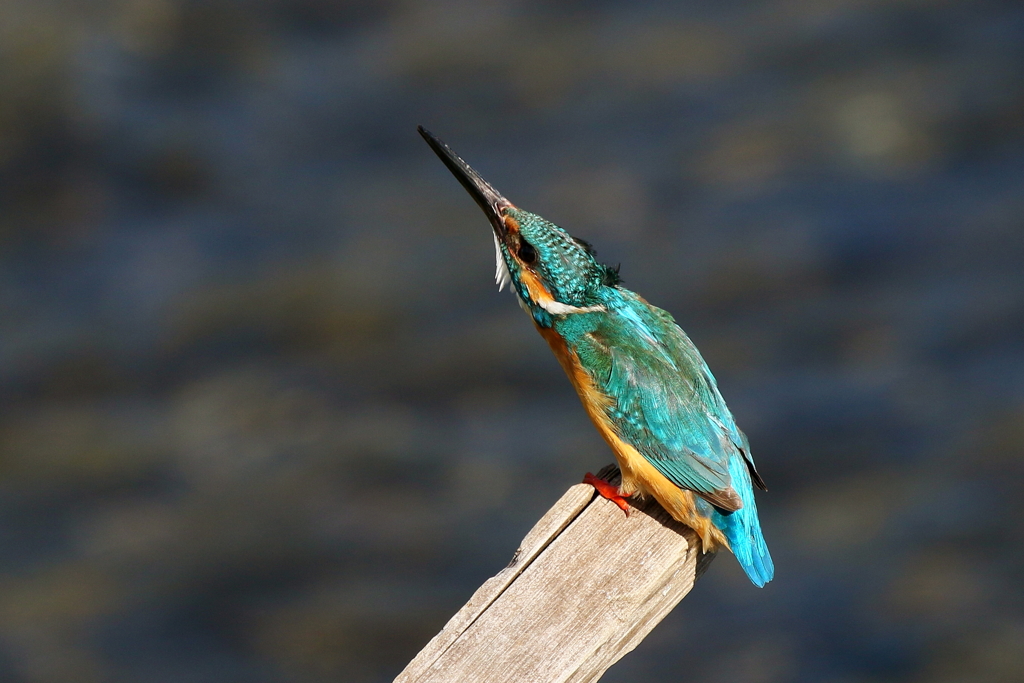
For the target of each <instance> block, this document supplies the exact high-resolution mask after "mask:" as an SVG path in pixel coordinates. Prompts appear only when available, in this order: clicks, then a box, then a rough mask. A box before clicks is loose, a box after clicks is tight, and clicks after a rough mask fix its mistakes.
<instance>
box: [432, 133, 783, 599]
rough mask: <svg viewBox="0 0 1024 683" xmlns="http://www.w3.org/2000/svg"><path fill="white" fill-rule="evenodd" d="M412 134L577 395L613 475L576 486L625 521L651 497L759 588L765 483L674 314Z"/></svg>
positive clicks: (445, 151)
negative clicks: (483, 226) (486, 243)
mask: <svg viewBox="0 0 1024 683" xmlns="http://www.w3.org/2000/svg"><path fill="white" fill-rule="evenodd" d="M418 131H419V133H420V135H422V136H423V138H424V139H425V140H426V141H427V144H428V145H430V147H431V149H433V151H434V152H435V153H436V154H437V156H438V157H440V159H441V161H442V162H444V164H445V166H447V167H448V170H449V171H451V172H452V174H454V175H455V177H456V178H457V179H458V181H459V182H460V183H461V184H462V186H463V187H464V188H465V189H466V190H467V191H468V192H469V194H470V196H472V197H473V199H474V200H475V201H476V203H477V204H478V205H479V206H480V208H481V209H483V212H484V214H486V216H487V218H488V220H489V221H490V224H491V228H492V233H493V237H494V248H495V259H496V271H495V280H496V282H497V284H498V288H499V291H500V290H501V289H503V288H504V287H505V286H506V285H510V286H511V289H512V291H513V292H515V294H516V298H517V299H518V302H519V305H520V306H521V307H522V309H523V310H524V311H526V313H527V314H529V316H530V317H531V319H532V320H533V324H534V326H535V327H536V329H537V331H538V332H540V335H541V337H543V338H544V340H545V341H547V343H548V345H549V346H550V347H551V350H552V351H553V352H554V354H555V357H556V358H557V359H558V362H559V363H560V364H561V366H562V369H563V370H565V373H566V375H568V377H569V381H570V382H571V383H572V385H573V387H574V388H575V389H576V392H577V394H579V397H580V400H581V402H582V403H583V407H584V409H585V410H586V412H587V415H588V416H589V417H590V419H591V421H592V422H593V423H594V426H595V427H596V428H597V431H598V432H599V433H600V435H601V436H602V437H603V438H604V440H605V441H606V442H607V443H608V445H609V446H610V447H611V450H612V452H613V453H614V455H615V460H616V462H617V464H618V466H619V470H620V472H621V483H620V485H619V486H617V487H616V486H615V485H614V484H612V483H610V482H608V481H606V480H603V479H599V478H598V477H596V476H594V475H593V474H591V473H589V472H588V473H587V475H586V477H585V478H584V482H585V483H588V484H591V485H593V486H594V488H595V489H597V492H598V493H599V494H600V495H601V496H603V497H605V498H607V499H609V500H611V501H612V502H614V503H615V504H616V505H618V506H619V507H620V508H621V509H622V510H623V511H624V512H625V513H626V514H627V515H628V514H629V509H630V508H629V505H628V502H627V500H626V499H627V498H630V497H631V496H634V495H636V496H640V497H644V496H651V497H653V498H654V499H655V500H657V501H658V503H660V504H661V506H662V507H663V508H664V509H665V510H666V511H667V512H668V513H669V514H670V515H671V516H672V517H673V518H674V519H676V520H677V521H679V522H681V523H683V524H685V525H686V526H688V527H690V528H691V529H693V530H694V531H695V532H696V534H697V536H698V537H699V539H700V543H701V550H702V552H705V553H708V552H715V551H717V550H718V549H720V548H727V549H729V550H731V551H732V553H733V555H734V556H735V557H736V559H737V561H738V562H739V564H740V566H741V567H742V568H743V570H744V572H745V573H746V575H747V577H748V578H749V579H750V581H751V582H752V583H754V585H756V586H758V587H763V586H764V585H765V584H766V583H767V582H768V581H770V580H771V579H772V577H773V576H774V573H775V567H774V564H773V562H772V558H771V555H770V553H769V552H768V546H767V544H766V543H765V540H764V536H763V534H762V532H761V524H760V521H759V519H758V516H757V505H756V503H755V500H754V487H755V486H756V487H757V488H759V489H761V490H764V491H767V490H768V489H767V487H766V486H765V484H764V481H763V480H762V479H761V476H760V475H759V474H758V472H757V468H756V467H755V466H754V458H753V456H752V455H751V453H750V445H749V443H748V441H747V437H746V435H745V434H744V433H743V432H742V431H741V430H740V429H739V427H737V426H736V421H735V420H734V419H733V416H732V413H731V412H730V411H729V408H728V407H727V406H726V404H725V400H724V399H723V398H722V395H721V393H720V392H719V390H718V385H717V382H716V381H715V378H714V376H713V375H712V374H711V370H710V369H709V368H708V365H707V363H706V362H705V361H704V359H703V357H701V355H700V352H699V351H698V350H697V347H696V346H695V345H694V344H693V342H691V341H690V338H689V337H688V336H687V335H686V333H684V332H683V330H682V329H681V328H680V327H679V325H677V324H676V322H675V320H674V319H673V318H672V316H671V315H670V314H669V313H668V312H666V311H664V310H662V309H660V308H657V307H655V306H653V305H651V304H649V303H648V302H647V301H646V300H645V299H644V298H643V297H641V296H640V295H639V294H636V293H635V292H632V291H630V290H628V289H626V288H625V287H623V286H622V282H621V279H620V277H619V269H618V267H614V268H613V267H610V266H607V265H604V264H602V263H600V262H599V261H598V260H597V258H596V256H595V251H594V248H593V247H592V246H591V244H590V243H589V242H587V241H585V240H583V239H580V238H577V237H573V236H572V235H570V234H569V233H568V232H567V231H566V230H564V229H563V228H561V227H559V226H557V225H555V224H554V223H552V222H551V221H548V220H546V219H544V218H542V217H540V216H538V215H537V214H534V213H530V212H528V211H525V210H523V209H520V208H519V207H517V206H516V205H514V204H513V203H512V202H510V201H509V200H508V199H506V198H505V197H504V196H502V195H501V194H500V193H498V192H497V190H495V189H494V188H493V187H492V186H491V185H490V183H488V182H487V181H485V180H484V179H483V178H482V177H481V176H480V174H479V173H477V172H476V171H475V170H473V168H472V167H470V166H469V164H467V163H466V162H465V161H463V160H462V158H461V157H460V156H459V155H457V154H456V153H455V152H454V151H452V149H451V148H450V147H448V145H446V144H445V143H444V142H442V141H441V140H440V139H439V138H438V137H437V136H435V135H434V134H432V133H431V132H429V131H428V130H426V129H425V128H423V127H422V126H419V127H418Z"/></svg>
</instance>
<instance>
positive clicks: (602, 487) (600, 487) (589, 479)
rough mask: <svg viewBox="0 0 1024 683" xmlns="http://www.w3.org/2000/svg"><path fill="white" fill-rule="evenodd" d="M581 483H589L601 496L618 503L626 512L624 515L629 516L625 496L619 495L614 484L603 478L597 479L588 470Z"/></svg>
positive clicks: (617, 488)
mask: <svg viewBox="0 0 1024 683" xmlns="http://www.w3.org/2000/svg"><path fill="white" fill-rule="evenodd" d="M583 483H584V484H590V485H591V486H593V487H594V488H595V489H597V492H598V493H599V494H600V495H601V497H602V498H607V499H608V500H610V501H611V502H613V503H615V504H616V505H618V506H619V507H620V508H622V511H623V512H625V513H626V516H627V517H629V503H627V502H626V499H625V498H623V497H622V496H620V495H619V487H618V486H616V485H614V484H609V483H608V482H606V481H605V480H604V479H599V478H598V477H596V476H594V475H593V474H591V473H590V472H587V474H586V476H585V477H583Z"/></svg>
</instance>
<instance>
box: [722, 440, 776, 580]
mask: <svg viewBox="0 0 1024 683" xmlns="http://www.w3.org/2000/svg"><path fill="white" fill-rule="evenodd" d="M729 474H730V475H731V477H732V485H733V488H735V489H736V492H737V493H739V494H740V499H742V500H743V507H742V508H740V509H739V510H737V511H736V512H733V513H730V514H726V515H723V514H721V513H720V512H718V511H717V510H716V511H714V512H713V513H712V515H711V519H712V521H713V522H714V524H715V526H717V527H718V528H719V529H721V530H722V532H723V533H724V534H725V537H726V538H727V539H728V540H729V545H730V547H731V548H732V553H733V555H735V556H736V560H737V561H738V562H739V563H740V566H741V567H743V571H745V572H746V573H747V577H748V578H750V580H751V581H752V582H753V583H754V585H756V586H758V587H761V586H764V585H765V584H766V583H768V582H769V581H771V580H772V577H773V576H775V564H774V563H773V562H772V556H771V554H770V553H769V552H768V544H767V543H765V541H764V536H763V535H762V534H761V523H760V521H758V518H757V504H756V503H755V502H754V489H753V487H752V486H751V483H750V473H749V472H748V471H747V465H746V463H745V462H744V461H743V458H742V457H739V456H736V457H733V458H731V459H730V462H729Z"/></svg>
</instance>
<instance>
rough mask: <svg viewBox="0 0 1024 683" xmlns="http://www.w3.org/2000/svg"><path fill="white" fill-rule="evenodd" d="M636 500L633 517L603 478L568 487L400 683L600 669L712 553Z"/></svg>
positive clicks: (598, 672) (643, 631) (517, 679)
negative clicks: (603, 489) (608, 493)
mask: <svg viewBox="0 0 1024 683" xmlns="http://www.w3.org/2000/svg"><path fill="white" fill-rule="evenodd" d="M600 476H602V477H603V478H606V479H607V478H612V477H615V478H617V477H618V469H617V468H615V466H614V465H610V466H609V467H606V468H605V469H603V470H602V471H601V472H600ZM612 480H613V481H615V479H614V478H613V479H612ZM634 502H635V501H634ZM637 505H638V507H636V508H634V509H633V510H632V513H631V514H630V516H629V517H626V515H625V514H624V513H623V512H622V510H620V509H619V508H618V507H616V506H615V505H614V504H613V503H611V502H610V501H608V500H605V499H604V498H601V497H600V496H597V495H596V493H595V492H594V489H593V487H591V486H589V485H587V484H577V485H576V486H573V487H572V488H570V489H569V490H568V491H566V493H565V495H563V496H562V498H561V499H560V500H559V501H558V502H557V503H555V505H554V507H552V508H551V509H550V510H548V512H547V513H546V514H545V515H544V516H543V517H542V518H541V519H540V521H539V522H537V524H536V526H534V527H533V529H532V530H531V531H530V533H528V534H527V535H526V538H524V539H523V542H522V545H520V547H519V550H517V551H516V553H515V556H514V557H513V558H512V562H511V563H510V564H509V566H508V567H506V568H505V569H503V570H502V571H501V572H499V573H498V575H497V576H494V577H493V578H491V579H488V580H487V581H486V582H485V583H484V584H483V585H482V586H481V587H480V588H479V589H478V590H477V591H476V593H474V594H473V597H472V598H470V600H469V602H467V603H466V604H465V606H463V608H462V609H461V610H459V611H458V613H457V614H456V615H455V616H454V617H452V618H451V620H450V621H449V622H448V623H447V624H446V625H445V627H444V628H443V629H441V632H440V633H438V634H437V635H436V636H434V638H433V640H431V641H430V642H429V643H428V644H427V646H426V647H425V648H423V650H422V651H421V652H420V653H419V654H418V655H416V658H415V659H413V660H412V662H410V663H409V665H408V666H407V667H406V668H405V670H404V671H402V673H400V674H399V675H398V678H396V679H395V683H454V682H456V681H474V682H475V683H490V682H494V683H498V682H499V681H500V682H501V683H525V682H526V681H529V682H530V683H545V682H547V681H559V682H560V683H561V682H563V681H564V682H565V683H584V682H587V681H596V680H597V679H599V678H600V677H601V676H602V675H603V674H604V672H605V671H607V670H608V667H610V666H611V665H612V664H614V663H615V662H616V661H618V660H619V659H620V658H621V657H622V656H623V655H624V654H626V653H627V652H629V651H630V650H632V649H633V648H635V647H636V646H637V645H638V644H639V643H640V641H642V640H643V639H644V638H645V637H646V636H647V634H648V633H650V632H651V629H653V628H654V627H655V626H656V625H657V624H658V622H660V621H661V620H662V619H663V618H665V615H667V614H668V613H669V612H670V611H671V610H672V608H673V607H675V606H676V604H678V603H679V601H680V600H682V599H683V597H684V596H685V595H686V594H687V593H689V592H690V589H691V588H692V587H693V582H694V581H695V580H696V579H697V577H698V576H700V574H701V573H703V571H704V570H705V569H706V568H707V566H708V564H710V562H711V560H712V559H713V558H714V555H712V554H707V555H704V554H702V553H701V552H700V541H699V539H698V538H697V536H696V534H695V533H694V532H693V531H692V530H691V529H689V528H688V527H685V526H683V525H682V524H680V523H679V522H676V521H675V520H673V519H672V518H671V517H669V516H668V513H666V512H665V511H664V510H663V509H662V508H661V506H659V505H658V504H657V503H656V502H655V501H654V500H651V499H648V500H646V501H642V502H639V503H638V504H637Z"/></svg>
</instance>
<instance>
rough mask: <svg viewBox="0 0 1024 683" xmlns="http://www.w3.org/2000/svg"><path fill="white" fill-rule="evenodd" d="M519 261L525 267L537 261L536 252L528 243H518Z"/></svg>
mask: <svg viewBox="0 0 1024 683" xmlns="http://www.w3.org/2000/svg"><path fill="white" fill-rule="evenodd" d="M519 260H520V261H522V262H523V263H525V264H526V265H531V264H533V263H534V262H535V261H536V260H537V250H536V249H534V248H533V245H531V244H530V243H529V242H522V243H520V245H519Z"/></svg>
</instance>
